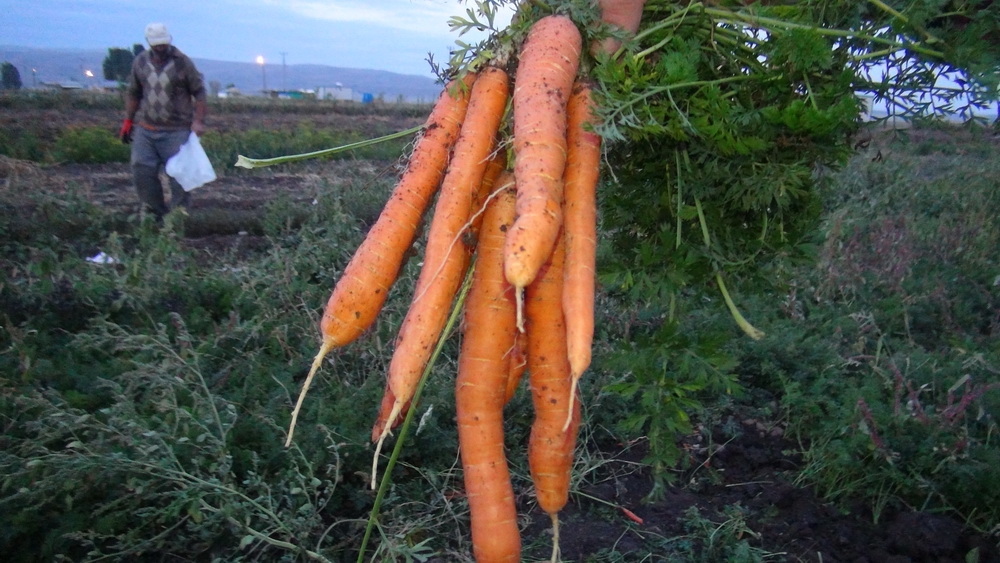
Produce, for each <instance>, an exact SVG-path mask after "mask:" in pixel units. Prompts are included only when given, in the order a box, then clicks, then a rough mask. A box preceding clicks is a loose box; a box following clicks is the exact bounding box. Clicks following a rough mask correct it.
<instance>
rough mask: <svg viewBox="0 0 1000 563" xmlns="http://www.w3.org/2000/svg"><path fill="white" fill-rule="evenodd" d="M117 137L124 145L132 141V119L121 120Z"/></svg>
mask: <svg viewBox="0 0 1000 563" xmlns="http://www.w3.org/2000/svg"><path fill="white" fill-rule="evenodd" d="M118 138H119V139H121V140H122V142H123V143H125V144H126V145H127V144H129V143H131V142H132V120H131V119H126V120H125V121H123V122H122V128H121V130H120V131H118Z"/></svg>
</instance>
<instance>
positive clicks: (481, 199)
mask: <svg viewBox="0 0 1000 563" xmlns="http://www.w3.org/2000/svg"><path fill="white" fill-rule="evenodd" d="M505 167H506V159H505V158H503V157H502V155H494V157H493V158H491V159H490V162H489V164H487V165H486V172H485V173H484V174H483V182H482V185H481V186H480V188H479V191H478V193H477V194H476V200H475V203H473V205H474V206H475V208H476V209H482V208H483V207H485V205H486V201H487V199H488V198H489V195H490V194H491V193H492V192H493V188H494V187H495V186H496V185H497V184H496V182H497V179H498V178H499V177H500V173H501V172H503V171H504V168H505ZM511 183H512V184H513V181H511ZM482 217H483V213H482V212H477V213H476V215H475V216H474V217H473V221H472V224H471V225H470V229H469V230H470V233H472V236H473V237H478V236H479V225H480V224H481V223H482ZM394 403H395V395H393V393H392V389H390V388H389V386H388V384H387V385H386V387H385V391H384V393H383V395H382V403H381V404H380V405H379V411H378V416H377V417H376V419H375V424H374V426H373V428H372V442H377V441H378V439H379V437H381V436H382V434H383V432H387V426H386V424H387V423H388V421H389V415H390V413H392V407H393V404H394ZM408 407H409V404H407V405H404V406H403V410H402V411H400V413H399V415H398V416H397V417H396V420H395V422H393V425H392V426H391V427H388V431H391V430H392V429H394V428H395V427H396V426H399V424H400V423H401V422H402V418H403V416H405V415H406V410H407V408H408Z"/></svg>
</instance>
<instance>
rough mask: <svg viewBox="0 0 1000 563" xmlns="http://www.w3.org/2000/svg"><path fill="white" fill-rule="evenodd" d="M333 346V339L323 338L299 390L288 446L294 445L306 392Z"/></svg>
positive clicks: (289, 429)
mask: <svg viewBox="0 0 1000 563" xmlns="http://www.w3.org/2000/svg"><path fill="white" fill-rule="evenodd" d="M332 348H333V341H332V340H329V339H323V345H322V346H320V347H319V352H317V353H316V357H315V358H313V363H312V366H311V367H310V368H309V375H307V376H306V381H305V383H303V384H302V390H301V391H299V398H298V400H296V401H295V408H294V409H292V421H291V422H290V423H289V425H288V437H287V438H285V447H286V448H287V447H288V446H291V445H292V436H294V435H295V424H296V423H297V422H298V420H299V411H300V410H301V409H302V403H303V402H304V401H305V399H306V393H308V392H309V386H310V385H312V380H313V377H314V376H315V375H316V372H317V371H319V366H320V365H322V363H323V358H325V357H326V355H327V354H328V353H330V350H331V349H332Z"/></svg>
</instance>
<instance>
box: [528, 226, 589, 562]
mask: <svg viewBox="0 0 1000 563" xmlns="http://www.w3.org/2000/svg"><path fill="white" fill-rule="evenodd" d="M565 252H566V250H565V245H564V242H563V239H562V237H559V238H558V239H557V241H556V245H555V248H554V249H553V251H552V254H551V256H550V259H549V261H548V262H547V263H546V264H545V265H544V266H543V267H542V270H541V271H540V272H539V275H538V277H537V278H536V279H535V281H534V282H532V284H531V285H529V286H528V287H527V289H526V290H525V305H524V309H525V316H526V317H527V332H526V333H527V336H528V375H529V382H530V384H531V398H532V404H533V405H534V407H535V420H534V422H533V423H532V425H531V437H530V439H529V442H528V465H529V468H530V470H531V479H532V481H533V482H534V484H535V496H536V498H537V499H538V505H539V506H540V507H541V508H542V510H544V511H545V512H547V513H548V514H549V516H550V517H551V518H552V524H553V531H554V543H553V560H556V558H557V556H558V550H559V541H558V537H559V518H558V513H559V511H560V510H562V508H563V507H564V506H565V505H566V501H567V499H568V498H569V482H570V472H571V470H572V467H573V449H574V448H575V446H576V434H577V430H578V427H579V420H580V405H579V402H576V401H570V389H571V386H572V385H571V382H570V371H569V360H568V358H567V354H566V325H565V320H564V316H563V311H562V288H563V268H564V260H565ZM567 417H570V419H571V421H572V424H570V426H569V428H566V429H565V430H564V429H563V427H564V422H565V421H566V419H567Z"/></svg>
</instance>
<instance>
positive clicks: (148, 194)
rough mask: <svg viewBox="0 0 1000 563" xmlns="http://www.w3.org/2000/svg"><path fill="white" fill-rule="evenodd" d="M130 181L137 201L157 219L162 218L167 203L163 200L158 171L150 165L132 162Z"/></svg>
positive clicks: (165, 212)
mask: <svg viewBox="0 0 1000 563" xmlns="http://www.w3.org/2000/svg"><path fill="white" fill-rule="evenodd" d="M132 181H133V182H134V183H135V192H136V194H137V195H138V196H139V201H141V202H142V203H144V204H146V207H147V208H149V211H150V212H152V213H153V215H156V218H157V220H160V219H162V218H163V216H164V215H166V214H167V204H166V203H165V202H164V201H163V184H161V183H160V174H159V171H158V170H157V169H156V168H152V167H150V166H143V165H141V164H133V165H132Z"/></svg>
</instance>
